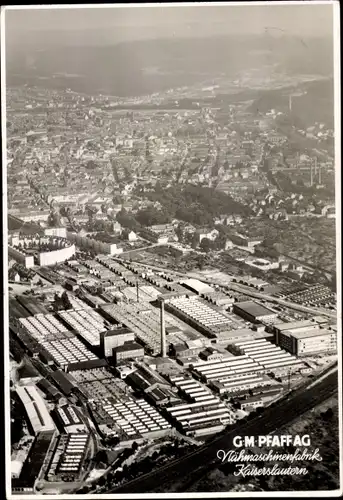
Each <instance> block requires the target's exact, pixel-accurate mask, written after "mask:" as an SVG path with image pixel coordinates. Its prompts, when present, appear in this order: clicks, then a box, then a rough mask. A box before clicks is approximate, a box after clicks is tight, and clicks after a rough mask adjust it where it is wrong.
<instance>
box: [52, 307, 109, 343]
mask: <svg viewBox="0 0 343 500" xmlns="http://www.w3.org/2000/svg"><path fill="white" fill-rule="evenodd" d="M58 314H59V317H60V318H61V319H62V320H63V321H64V322H65V323H66V324H67V325H68V326H69V328H71V329H72V330H73V331H75V332H76V333H78V334H79V335H80V336H81V337H82V338H83V339H84V340H85V341H86V342H87V344H89V345H90V346H91V347H98V346H99V345H100V335H101V333H102V332H104V331H105V330H106V326H105V324H104V319H103V318H102V316H100V314H98V313H97V312H96V311H94V310H93V309H79V310H77V311H62V312H59V313H58Z"/></svg>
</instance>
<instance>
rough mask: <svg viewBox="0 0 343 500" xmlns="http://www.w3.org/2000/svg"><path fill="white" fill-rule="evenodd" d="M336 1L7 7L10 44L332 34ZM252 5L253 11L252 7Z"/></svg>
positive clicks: (330, 36)
mask: <svg viewBox="0 0 343 500" xmlns="http://www.w3.org/2000/svg"><path fill="white" fill-rule="evenodd" d="M333 7H334V3H333V2H331V1H330V2H325V3H323V4H316V3H315V4H308V3H305V4H304V3H298V4H288V5H284V4H275V3H274V4H270V3H268V5H256V4H250V5H232V4H231V5H230V4H222V5H215V4H213V5H194V6H189V5H182V4H178V5H163V6H161V5H158V4H157V5H155V6H145V5H144V6H143V5H139V4H136V5H130V6H128V5H122V6H111V5H106V6H105V7H99V6H96V8H89V7H88V8H87V7H84V8H79V7H78V6H72V7H71V8H68V9H66V8H56V6H55V7H54V6H53V7H52V8H34V9H24V8H23V9H11V7H8V8H6V10H5V36H6V44H10V45H12V44H13V45H18V46H19V45H20V44H23V43H25V42H28V43H39V42H40V41H44V39H45V37H46V36H47V35H49V36H48V39H49V41H53V42H54V43H60V44H61V45H65V44H68V43H70V42H71V43H76V44H80V45H81V44H88V45H103V44H111V43H120V42H125V41H139V40H149V39H159V38H197V37H213V36H225V35H247V36H248V35H259V34H267V35H268V36H269V37H278V38H279V37H283V36H290V37H300V38H303V39H304V38H305V39H306V38H309V37H310V38H312V37H315V38H323V37H325V38H332V37H333V15H334V8H333ZM247 9H249V12H248V11H247Z"/></svg>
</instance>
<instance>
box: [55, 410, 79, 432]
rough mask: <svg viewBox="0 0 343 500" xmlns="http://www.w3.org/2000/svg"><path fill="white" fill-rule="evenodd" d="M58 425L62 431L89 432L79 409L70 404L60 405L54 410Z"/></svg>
mask: <svg viewBox="0 0 343 500" xmlns="http://www.w3.org/2000/svg"><path fill="white" fill-rule="evenodd" d="M53 415H54V418H55V420H56V423H57V427H58V429H59V430H60V431H61V432H64V433H67V434H72V433H76V432H87V427H86V425H85V424H84V423H83V421H82V419H81V417H80V415H79V413H78V411H77V410H76V409H75V408H74V407H73V406H70V405H64V406H60V407H59V408H56V409H55V410H54V412H53Z"/></svg>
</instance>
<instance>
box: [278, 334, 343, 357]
mask: <svg viewBox="0 0 343 500" xmlns="http://www.w3.org/2000/svg"><path fill="white" fill-rule="evenodd" d="M278 342H279V345H280V346H281V347H282V348H283V349H286V350H287V351H289V352H290V353H292V354H294V355H295V356H299V357H301V356H312V355H316V354H325V353H335V352H337V332H334V331H333V330H329V329H322V328H314V329H313V330H307V331H294V332H288V331H287V330H286V331H284V332H282V333H280V334H279V335H278Z"/></svg>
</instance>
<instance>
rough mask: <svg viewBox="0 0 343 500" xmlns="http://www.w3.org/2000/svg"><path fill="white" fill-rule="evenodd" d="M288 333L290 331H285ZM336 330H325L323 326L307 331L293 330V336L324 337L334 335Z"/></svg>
mask: <svg viewBox="0 0 343 500" xmlns="http://www.w3.org/2000/svg"><path fill="white" fill-rule="evenodd" d="M285 333H288V332H285ZM334 333H335V332H333V331H332V330H324V329H321V328H314V329H312V330H307V331H306V332H294V333H293V332H292V337H294V338H296V339H307V338H311V337H322V336H323V335H332V334H334Z"/></svg>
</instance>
